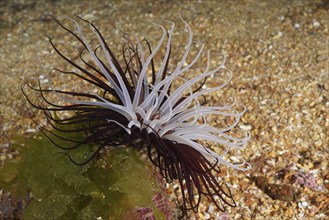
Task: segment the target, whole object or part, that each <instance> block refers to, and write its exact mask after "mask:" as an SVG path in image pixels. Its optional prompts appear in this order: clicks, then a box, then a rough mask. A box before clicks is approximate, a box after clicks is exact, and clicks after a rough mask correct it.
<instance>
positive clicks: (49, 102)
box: [22, 17, 250, 214]
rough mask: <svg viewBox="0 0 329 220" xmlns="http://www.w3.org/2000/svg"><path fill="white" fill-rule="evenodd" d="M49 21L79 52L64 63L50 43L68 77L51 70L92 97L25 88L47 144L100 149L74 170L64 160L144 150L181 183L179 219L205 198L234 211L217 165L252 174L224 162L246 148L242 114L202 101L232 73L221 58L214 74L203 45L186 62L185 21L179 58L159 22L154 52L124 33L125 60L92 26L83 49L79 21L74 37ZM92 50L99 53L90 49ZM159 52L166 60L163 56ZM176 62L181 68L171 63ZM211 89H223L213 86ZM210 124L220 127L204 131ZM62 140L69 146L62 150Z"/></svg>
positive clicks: (233, 108) (49, 86)
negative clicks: (116, 149) (43, 123)
mask: <svg viewBox="0 0 329 220" xmlns="http://www.w3.org/2000/svg"><path fill="white" fill-rule="evenodd" d="M53 19H54V20H55V21H56V22H57V24H58V25H59V26H60V27H61V28H62V29H63V30H65V31H66V32H67V33H68V34H69V35H71V36H72V37H73V38H75V39H76V40H77V42H78V43H79V44H80V47H81V48H82V51H81V53H80V55H79V57H77V58H69V57H67V56H66V55H65V54H64V53H62V52H61V51H60V50H59V49H58V47H57V46H56V43H55V42H54V41H53V39H52V38H51V37H48V38H49V42H50V44H51V45H52V47H53V49H54V50H55V52H56V53H57V54H58V55H59V56H60V57H61V58H62V59H64V60H65V61H66V62H67V63H68V64H69V65H70V66H71V69H70V71H68V70H66V71H65V70H60V69H53V70H52V71H51V74H56V75H59V74H63V75H66V76H70V77H71V78H70V79H71V80H76V82H79V81H81V83H82V84H84V85H87V86H86V88H90V90H89V91H88V89H84V90H83V91H77V90H76V89H71V90H70V89H59V88H55V86H54V85H53V84H52V83H51V81H50V80H49V81H48V82H49V84H47V86H44V85H42V84H43V83H41V82H39V86H38V87H36V88H35V87H33V86H31V85H29V84H24V85H23V86H22V91H23V93H24V95H25V97H26V98H27V100H28V101H29V102H30V104H32V105H33V106H34V107H35V108H38V109H40V110H42V111H43V112H44V115H45V117H46V119H47V121H48V123H49V124H50V125H51V127H52V129H46V128H44V127H41V131H42V132H43V133H44V134H45V135H46V136H47V137H48V138H49V139H50V141H51V142H52V143H54V144H55V145H56V146H58V147H59V148H60V149H62V150H73V149H76V148H79V147H80V146H82V145H85V144H90V143H93V144H95V145H96V146H98V147H97V149H96V150H95V152H94V153H93V154H92V155H91V156H90V158H88V159H87V160H86V161H81V162H77V161H75V160H73V159H72V158H71V156H69V157H70V159H71V160H72V161H73V162H74V163H76V164H80V165H83V164H86V163H88V162H89V161H90V160H92V159H93V158H94V156H95V155H97V154H98V153H99V152H100V151H101V150H102V149H103V148H105V147H113V146H120V145H126V146H134V147H138V148H144V149H145V150H146V152H147V154H148V157H149V159H150V160H151V162H152V163H153V164H154V165H155V166H156V167H157V168H158V169H159V171H160V173H161V175H162V176H163V177H164V178H165V179H166V181H167V182H168V183H170V182H172V181H174V180H176V181H178V182H179V184H180V187H181V193H182V194H181V195H182V200H183V201H182V206H183V211H184V214H186V213H187V210H193V211H194V212H197V210H198V205H199V203H200V200H201V197H202V195H204V196H206V197H208V198H209V199H211V200H212V202H213V203H214V204H215V205H216V206H217V208H218V209H220V210H222V211H224V210H225V206H226V205H229V206H236V203H235V201H234V199H233V197H232V194H231V192H230V189H229V187H228V186H227V185H226V184H225V183H224V182H223V181H222V180H220V179H219V178H218V177H217V175H216V174H218V173H219V172H221V170H220V167H221V166H222V165H224V166H228V167H231V168H233V169H237V170H247V169H250V165H249V164H248V163H247V162H245V161H244V160H242V159H241V162H238V163H237V162H236V161H234V162H235V163H232V162H231V161H230V160H229V159H228V158H229V157H228V154H229V153H230V151H234V150H237V151H238V150H239V149H242V148H244V147H245V146H246V144H247V142H248V140H249V133H248V132H244V131H240V130H239V129H237V128H236V127H237V124H238V122H239V120H240V117H241V116H242V115H243V113H244V111H245V108H244V107H241V106H238V104H237V102H236V100H235V99H231V101H230V102H229V103H225V102H223V103H221V105H220V106H209V105H207V104H206V103H207V102H205V95H206V94H208V93H211V92H216V91H219V90H221V89H222V88H223V87H225V86H226V85H227V84H228V82H229V81H230V80H231V77H232V74H231V71H229V70H228V69H226V68H225V66H224V65H225V56H223V61H222V62H220V64H219V65H218V66H216V67H211V53H210V51H209V50H208V51H207V52H206V53H203V49H204V45H203V44H198V45H199V47H198V49H197V52H196V53H195V55H193V57H192V58H188V57H189V56H191V54H190V53H191V52H190V51H191V48H192V47H194V46H195V45H196V43H195V42H193V32H192V30H191V28H190V26H189V25H188V24H187V23H186V22H185V21H184V20H183V19H181V20H182V22H183V24H184V25H185V28H186V29H187V30H188V34H189V37H188V40H187V42H186V45H184V46H185V47H184V51H183V53H182V54H180V55H175V54H173V52H172V43H173V39H172V38H173V32H174V27H175V24H174V23H173V22H170V21H167V20H163V22H164V23H165V24H166V25H167V26H169V28H166V27H165V25H164V26H162V25H158V24H153V25H155V26H156V27H157V28H159V30H161V31H162V36H161V37H160V39H159V41H158V42H157V43H156V45H155V46H153V47H151V44H150V43H149V41H147V40H145V39H144V40H139V38H138V37H137V35H136V34H134V33H133V34H132V37H131V36H129V35H128V34H126V33H124V34H123V39H124V40H125V43H124V44H123V46H122V57H116V56H115V55H114V53H113V51H112V50H111V49H110V47H109V44H108V43H107V42H106V41H105V39H104V37H103V35H102V34H101V33H100V31H99V29H98V28H97V27H96V26H95V25H94V24H93V23H91V22H89V21H87V20H84V19H82V18H80V17H78V20H79V21H80V22H82V23H86V24H87V25H88V26H89V27H90V30H89V31H91V32H92V33H93V34H94V36H95V38H96V39H97V40H96V41H93V42H88V40H87V39H86V35H85V34H84V33H83V31H82V27H81V26H80V25H79V24H78V22H77V21H75V20H72V19H70V21H71V22H72V24H73V25H74V30H71V29H69V28H68V27H66V26H64V25H63V24H62V23H61V22H59V21H58V20H57V19H56V18H53ZM95 42H97V46H93V45H94V44H95ZM161 49H164V53H163V52H162V53H160V50H161ZM159 54H160V55H159ZM203 54H205V55H206V56H207V57H206V58H207V63H206V64H205V67H204V70H203V71H201V70H200V71H199V73H198V74H197V75H195V74H194V75H193V74H190V72H191V71H192V70H193V68H194V67H195V66H196V63H197V62H198V60H200V58H201V57H202V56H203ZM159 56H160V57H161V58H160V59H159ZM173 57H174V58H175V60H176V59H179V61H178V62H177V60H176V61H175V62H173V61H171V60H173ZM118 58H120V59H118ZM170 58H172V59H170ZM120 60H121V61H120ZM170 64H171V65H170ZM208 78H211V79H213V80H212V82H209V81H210V80H207V79H208ZM216 81H220V82H217V84H216V85H214V84H215V82H216ZM208 84H209V85H211V86H209V85H208ZM26 89H29V90H30V91H35V92H37V93H38V94H39V95H40V98H41V99H39V100H41V101H40V102H35V101H32V98H31V97H30V95H29V94H28V93H27V90H26ZM222 100H224V99H222ZM63 113H65V114H63ZM210 118H212V120H213V121H212V122H213V123H212V124H217V127H213V126H211V125H209V123H208V122H209V119H210ZM214 118H215V119H214ZM228 119H229V120H228ZM81 124H82V125H83V126H76V127H74V126H66V125H81ZM233 130H234V132H233ZM75 132H82V133H83V134H84V138H83V139H82V140H81V139H80V140H76V139H73V138H72V139H69V138H66V137H64V136H62V135H61V133H75ZM59 139H61V140H64V141H66V142H67V145H66V146H61V145H59V144H58V143H57V142H58V140H59ZM56 140H57V142H56ZM225 204H226V205H225Z"/></svg>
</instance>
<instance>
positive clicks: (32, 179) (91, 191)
mask: <svg viewBox="0 0 329 220" xmlns="http://www.w3.org/2000/svg"><path fill="white" fill-rule="evenodd" d="M76 135H78V134H76ZM77 138H78V137H77ZM17 142H18V143H17V145H16V148H17V149H18V150H19V151H20V152H21V159H20V160H18V161H17V160H10V161H7V162H6V163H5V165H4V167H3V168H1V169H0V187H1V188H3V189H5V190H8V191H10V192H12V193H14V194H15V195H17V196H23V195H26V194H27V193H29V192H32V195H33V199H32V201H30V202H29V204H28V205H27V207H26V208H25V209H24V212H23V218H24V219H122V218H124V216H127V213H129V212H131V210H136V208H139V207H149V208H152V210H153V212H154V215H155V217H156V219H165V214H164V213H163V212H161V211H160V210H158V209H157V208H156V207H155V205H154V203H153V202H152V197H153V196H154V195H155V194H156V193H159V192H160V188H159V185H158V184H159V183H158V181H157V178H156V177H155V176H154V173H153V171H152V167H151V166H150V164H148V163H147V162H146V161H142V160H141V159H140V153H139V152H138V151H136V150H135V149H133V148H129V147H122V148H114V149H111V150H109V152H108V153H107V154H106V155H105V156H104V155H103V158H102V159H101V161H102V163H100V162H99V161H100V160H99V161H97V160H94V161H92V162H90V163H88V164H87V165H85V166H77V165H75V164H73V163H72V162H71V161H70V160H69V159H68V158H67V156H65V155H63V154H58V152H59V148H57V147H56V146H54V145H53V144H52V143H51V142H50V141H49V140H48V139H47V138H44V137H40V136H38V137H37V138H34V139H28V140H26V139H24V140H19V141H17ZM22 143H24V146H21V145H22ZM59 144H62V143H59ZM93 148H94V146H91V145H89V146H83V147H81V148H79V149H75V150H74V151H73V152H69V153H70V155H71V156H72V157H74V159H77V158H79V159H80V160H82V159H83V158H87V157H88V155H91V153H92V150H93Z"/></svg>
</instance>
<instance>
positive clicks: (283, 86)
mask: <svg viewBox="0 0 329 220" xmlns="http://www.w3.org/2000/svg"><path fill="white" fill-rule="evenodd" d="M179 10H181V14H182V16H183V17H184V19H185V20H186V21H187V22H188V23H189V24H190V25H191V27H192V29H193V32H194V35H195V40H196V41H198V42H203V43H204V44H205V45H206V47H207V48H209V49H212V50H216V51H219V52H220V53H222V54H225V55H227V57H228V60H227V64H226V67H227V68H229V69H230V70H232V72H233V74H234V75H233V80H232V81H231V83H230V84H229V85H228V86H227V88H226V90H225V91H226V95H228V96H230V95H232V96H234V97H236V98H237V99H238V100H239V101H240V102H241V103H243V104H244V105H245V106H246V107H247V109H248V111H247V112H246V113H245V115H244V117H243V118H242V120H241V122H240V124H239V126H240V128H242V129H244V130H249V131H250V132H251V136H252V138H251V140H250V142H249V144H248V147H247V148H246V149H245V150H244V152H243V153H242V156H243V157H244V158H245V159H246V160H248V161H249V162H250V163H251V164H252V165H253V169H252V170H250V171H248V172H238V171H235V170H232V169H226V168H223V169H222V174H221V177H222V178H224V179H225V180H226V181H227V182H228V183H230V184H231V185H232V187H233V189H232V190H233V193H234V195H235V197H234V198H235V200H236V201H237V203H238V206H237V207H236V208H228V209H227V210H226V212H224V213H222V212H220V211H219V210H217V209H216V207H215V206H214V205H212V203H211V201H207V200H206V199H204V200H202V204H201V205H200V208H199V213H196V214H192V215H191V219H193V218H195V219H328V218H329V169H328V168H329V167H328V161H329V135H328V134H329V99H328V98H329V96H328V95H329V60H328V59H329V29H328V24H329V1H326V0H323V1H301V0H300V1H298V0H295V1H256V0H245V1H224V0H221V1H206V0H203V1H202V0H199V1H170V0H162V1H138V0H136V1H64V0H63V1H60V0H59V1H56V0H53V1H37V0H36V1H18V0H12V1H1V2H0V77H1V83H0V132H1V136H0V159H1V163H0V164H3V161H4V160H6V159H7V158H12V157H18V156H19V155H18V153H17V152H15V151H14V150H13V149H12V148H11V145H12V141H13V140H12V138H13V134H19V135H24V136H31V135H33V133H35V132H36V125H35V124H34V123H33V122H32V120H31V118H33V119H37V120H38V119H39V120H42V114H40V113H39V112H37V111H36V110H35V109H32V108H31V107H30V106H29V105H28V103H27V102H26V100H25V99H24V97H23V95H22V93H21V91H20V86H21V84H22V83H23V82H25V81H30V80H34V79H37V77H39V76H40V75H43V76H45V75H47V74H48V73H49V71H50V70H51V68H52V67H54V66H55V65H56V62H57V60H58V59H59V58H58V56H56V55H55V54H54V51H53V49H52V48H51V47H50V44H49V42H48V40H47V39H46V37H45V36H44V35H45V34H47V35H51V36H52V37H54V39H56V38H57V39H61V43H62V44H61V46H62V47H63V46H65V45H66V44H67V46H74V45H72V43H71V42H70V41H67V42H66V40H67V39H66V37H65V34H64V32H62V31H60V29H59V28H57V26H56V25H55V24H54V22H53V21H52V20H51V19H50V18H49V17H48V16H47V14H48V13H50V14H53V15H56V16H58V17H59V18H60V19H65V17H64V16H68V17H73V16H74V14H77V15H80V16H82V17H84V18H86V19H89V20H91V21H93V23H95V24H96V25H97V26H98V27H100V28H101V30H102V31H103V34H104V35H105V36H111V37H109V38H107V40H108V42H109V43H110V45H113V46H114V47H116V45H117V44H118V42H120V37H121V34H120V31H118V30H120V29H123V30H125V29H127V28H128V27H132V28H133V29H134V30H136V32H138V33H140V34H141V35H145V36H146V37H147V38H148V39H150V41H152V37H153V38H155V37H158V36H159V35H156V34H155V35H153V34H150V31H151V29H150V23H148V22H147V19H150V20H152V19H154V20H157V21H159V19H160V18H161V17H164V18H167V19H170V20H173V21H175V22H178V23H179V22H180V20H179V16H178V14H179ZM186 36H187V35H186ZM153 40H154V39H153ZM174 42H175V44H176V45H177V44H178V45H179V44H180V43H181V44H182V45H185V42H186V39H185V38H184V37H178V38H177V39H174ZM118 48H120V47H118ZM69 85H70V84H68V86H69ZM211 97H212V100H213V102H214V103H216V101H220V100H219V99H220V96H216V94H213V95H212V96H211ZM0 192H1V197H0V207H1V208H2V209H4V207H5V206H4V205H3V204H8V201H6V200H8V198H9V197H8V195H7V194H6V192H5V191H3V190H1V191H0ZM168 193H172V194H174V193H175V192H174V190H173V189H171V188H168ZM178 195H179V194H177V196H176V197H175V198H176V199H180V198H179V196H178ZM13 205H14V204H13ZM7 208H8V207H7ZM12 210H13V209H12ZM6 211H10V210H6ZM1 212H2V214H1ZM3 212H4V210H0V216H1V215H3ZM2 217H3V216H2Z"/></svg>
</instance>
